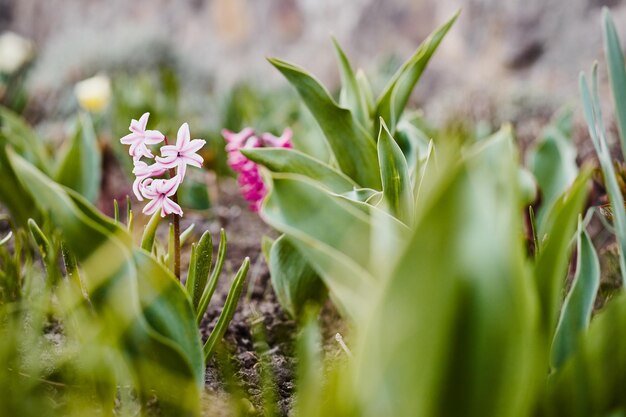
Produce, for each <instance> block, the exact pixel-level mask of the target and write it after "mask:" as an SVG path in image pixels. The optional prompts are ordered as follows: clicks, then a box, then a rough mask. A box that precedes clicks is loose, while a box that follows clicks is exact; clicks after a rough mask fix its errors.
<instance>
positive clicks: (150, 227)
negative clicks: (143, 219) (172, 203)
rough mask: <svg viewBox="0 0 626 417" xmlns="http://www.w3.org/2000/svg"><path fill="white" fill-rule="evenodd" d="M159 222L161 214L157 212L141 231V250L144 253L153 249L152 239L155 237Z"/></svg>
mask: <svg viewBox="0 0 626 417" xmlns="http://www.w3.org/2000/svg"><path fill="white" fill-rule="evenodd" d="M160 222H161V212H160V211H157V212H156V213H154V214H153V215H152V217H151V218H150V221H149V222H148V224H147V225H146V227H145V229H144V231H143V237H142V238H141V249H143V250H145V251H146V252H152V248H153V247H154V238H155V236H156V231H157V228H158V227H159V223H160Z"/></svg>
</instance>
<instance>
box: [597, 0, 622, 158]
mask: <svg viewBox="0 0 626 417" xmlns="http://www.w3.org/2000/svg"><path fill="white" fill-rule="evenodd" d="M602 22H603V25H602V26H603V29H604V53H605V54H606V61H607V65H608V70H609V80H610V81H611V89H612V90H613V100H614V101H615V118H616V119H617V126H618V128H619V136H620V139H621V140H620V144H621V147H622V156H624V157H626V94H624V92H626V68H625V67H624V52H623V50H622V45H621V44H620V41H619V36H618V35H617V30H616V29H615V24H614V23H613V19H612V18H611V12H609V9H608V8H606V7H605V8H604V9H603V10H602Z"/></svg>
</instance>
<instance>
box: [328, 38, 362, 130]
mask: <svg viewBox="0 0 626 417" xmlns="http://www.w3.org/2000/svg"><path fill="white" fill-rule="evenodd" d="M332 40H333V45H334V47H335V53H336V54H337V61H339V73H340V75H341V96H342V98H344V101H342V102H341V105H342V107H347V108H348V109H350V111H351V112H352V115H353V116H354V118H355V119H356V120H357V121H358V122H359V123H360V124H361V126H363V127H364V128H369V126H368V125H369V124H370V123H371V122H370V118H369V113H368V110H367V104H366V103H365V101H364V96H363V95H362V94H361V93H360V91H359V84H358V82H357V80H356V77H355V75H354V72H353V71H352V66H351V65H350V61H348V58H347V57H346V54H345V53H344V52H343V50H342V49H341V46H339V42H337V39H335V38H334V37H333V38H332Z"/></svg>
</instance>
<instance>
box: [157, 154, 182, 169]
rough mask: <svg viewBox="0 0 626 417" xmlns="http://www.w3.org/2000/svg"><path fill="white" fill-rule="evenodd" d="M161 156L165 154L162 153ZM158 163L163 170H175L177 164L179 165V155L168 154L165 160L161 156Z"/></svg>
mask: <svg viewBox="0 0 626 417" xmlns="http://www.w3.org/2000/svg"><path fill="white" fill-rule="evenodd" d="M161 154H163V152H161ZM156 161H157V163H158V164H160V165H161V166H162V167H163V168H167V169H170V168H174V167H175V166H176V164H177V163H178V153H175V154H168V155H167V156H166V157H165V158H164V157H161V156H157V157H156Z"/></svg>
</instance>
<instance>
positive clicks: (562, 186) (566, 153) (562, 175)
mask: <svg viewBox="0 0 626 417" xmlns="http://www.w3.org/2000/svg"><path fill="white" fill-rule="evenodd" d="M571 119H572V112H571V111H569V110H568V111H566V112H564V113H563V114H562V115H560V116H559V117H558V118H557V119H556V120H555V121H554V122H553V123H551V124H550V126H548V127H547V128H546V129H545V130H544V132H543V134H542V137H541V139H540V140H539V142H538V144H537V146H536V147H535V148H534V149H533V150H532V151H531V152H530V154H529V161H530V162H529V165H530V169H531V171H532V173H533V175H534V176H535V178H536V179H537V183H538V185H539V188H540V189H541V196H542V205H541V210H540V212H539V213H538V216H537V220H538V222H539V223H541V221H542V220H543V217H544V216H545V214H546V213H547V212H548V211H549V210H550V207H551V206H552V205H553V204H554V203H555V201H556V199H557V198H558V197H559V196H560V195H561V194H562V193H563V192H564V191H565V190H566V189H567V188H568V187H570V186H571V185H572V183H573V182H574V180H575V179H576V176H577V175H578V165H577V164H576V155H577V151H576V146H574V143H573V142H572V139H571V132H570V131H566V130H563V129H562V128H561V126H563V125H566V124H568V123H569V122H568V121H571Z"/></svg>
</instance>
